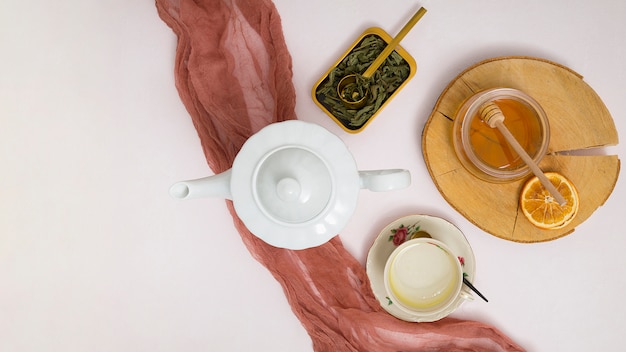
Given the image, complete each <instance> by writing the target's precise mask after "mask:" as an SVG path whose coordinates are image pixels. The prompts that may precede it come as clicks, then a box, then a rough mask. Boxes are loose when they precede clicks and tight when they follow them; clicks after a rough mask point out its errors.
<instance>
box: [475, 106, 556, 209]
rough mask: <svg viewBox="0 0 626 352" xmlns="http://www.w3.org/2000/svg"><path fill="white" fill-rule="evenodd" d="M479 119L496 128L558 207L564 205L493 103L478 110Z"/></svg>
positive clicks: (554, 188)
mask: <svg viewBox="0 0 626 352" xmlns="http://www.w3.org/2000/svg"><path fill="white" fill-rule="evenodd" d="M480 118H481V119H482V120H483V121H485V123H487V124H488V125H489V127H491V128H497V129H498V130H499V131H500V133H502V135H503V136H504V138H505V139H506V141H507V142H508V143H509V145H511V147H513V150H515V152H516V153H517V155H519V156H520V158H522V160H523V161H524V162H525V163H526V165H528V168H530V170H531V171H532V172H533V174H535V176H537V178H538V179H539V181H540V182H541V184H542V185H543V187H544V188H545V189H546V190H547V191H548V192H550V194H551V195H552V197H554V199H555V200H556V201H557V203H559V204H560V205H565V203H567V201H566V200H565V198H563V195H561V193H559V191H558V190H557V189H556V187H554V185H553V184H552V182H550V180H548V178H547V177H546V175H544V173H543V171H541V169H540V168H539V166H538V165H537V164H536V163H535V161H534V160H533V159H532V158H531V157H530V155H528V153H527V152H526V150H524V148H523V147H522V146H521V145H520V144H519V142H518V141H517V139H515V136H513V135H512V134H511V132H510V131H509V129H508V128H507V127H506V126H505V125H504V114H503V113H502V110H500V108H499V107H498V105H496V104H495V103H494V102H492V101H490V102H487V103H485V104H484V105H483V106H482V107H481V108H480Z"/></svg>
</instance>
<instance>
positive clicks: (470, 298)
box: [461, 287, 474, 301]
mask: <svg viewBox="0 0 626 352" xmlns="http://www.w3.org/2000/svg"><path fill="white" fill-rule="evenodd" d="M461 298H463V299H464V300H466V301H473V300H474V295H473V294H472V293H471V292H469V290H468V289H467V288H465V287H463V288H462V289H461Z"/></svg>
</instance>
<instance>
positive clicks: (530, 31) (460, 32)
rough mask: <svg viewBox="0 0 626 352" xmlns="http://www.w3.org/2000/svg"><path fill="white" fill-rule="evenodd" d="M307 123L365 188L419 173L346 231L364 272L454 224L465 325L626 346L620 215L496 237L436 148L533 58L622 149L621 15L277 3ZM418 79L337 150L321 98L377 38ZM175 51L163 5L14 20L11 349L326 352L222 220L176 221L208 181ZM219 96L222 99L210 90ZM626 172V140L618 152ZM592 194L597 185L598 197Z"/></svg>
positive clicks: (95, 6) (492, 6) (462, 3)
mask: <svg viewBox="0 0 626 352" xmlns="http://www.w3.org/2000/svg"><path fill="white" fill-rule="evenodd" d="M276 6H277V8H278V11H279V13H280V15H281V17H282V20H283V28H284V32H285V37H286V41H287V44H288V47H289V50H290V52H291V54H292V57H293V68H294V77H293V82H294V84H295V87H296V92H297V114H298V117H299V118H300V119H302V120H306V121H311V122H316V123H319V124H321V125H323V126H325V127H327V128H328V129H330V130H331V131H332V132H333V133H336V134H337V135H339V136H340V137H341V138H342V139H343V140H344V141H345V142H346V144H347V145H348V147H349V149H350V151H351V152H352V153H353V155H354V157H355V159H356V161H357V164H358V165H359V167H360V168H361V169H380V168H396V167H401V168H407V169H409V170H410V171H411V173H412V177H413V184H412V186H411V187H410V188H409V189H408V190H406V191H402V192H393V193H387V194H380V193H370V192H367V191H363V192H361V195H360V199H359V204H358V207H357V210H356V213H355V214H354V217H353V218H352V219H351V221H350V223H349V225H348V226H347V227H346V228H345V230H344V231H342V233H341V237H342V239H343V241H344V243H345V245H346V247H347V248H348V250H349V251H350V252H351V253H352V254H353V255H354V256H356V258H358V260H359V261H361V263H364V262H365V256H366V253H367V250H368V247H369V245H370V244H371V242H372V241H373V239H374V237H375V236H376V235H377V233H378V231H379V230H380V229H381V228H383V227H384V226H385V225H386V224H387V223H388V222H390V221H392V220H393V219H395V218H398V217H401V216H404V215H407V214H411V213H425V214H431V215H436V216H441V217H444V218H446V219H448V220H450V221H451V222H453V223H455V224H456V225H457V226H458V227H459V228H460V229H461V230H462V231H463V232H464V233H465V235H466V236H467V238H468V240H469V241H470V243H471V245H472V247H473V249H474V252H475V255H476V260H477V271H476V275H477V278H476V284H477V286H478V287H479V288H480V289H481V290H482V291H483V292H484V293H485V295H487V297H488V298H489V299H490V302H489V303H484V302H481V301H475V302H472V303H469V304H464V305H463V306H462V307H461V309H459V310H458V311H457V312H456V313H455V314H454V316H456V317H459V318H467V319H475V320H479V321H482V322H485V323H489V324H493V325H494V326H496V327H498V328H499V329H501V330H502V331H503V332H504V333H505V334H507V335H508V336H510V337H511V338H512V339H514V340H515V341H516V342H518V343H519V344H521V345H522V346H523V347H525V348H527V349H528V350H529V351H618V350H623V348H624V346H625V345H626V334H624V328H623V327H624V326H626V305H625V304H624V301H623V295H624V292H625V291H626V275H625V274H624V268H625V267H626V256H625V255H624V249H625V248H626V232H625V231H624V229H625V228H626V216H625V215H626V213H625V211H624V206H623V203H624V199H625V198H626V186H625V180H624V177H623V175H622V177H621V178H620V179H619V180H618V183H617V185H616V187H615V189H614V191H613V193H612V195H611V196H610V198H609V199H608V201H607V202H606V203H605V205H604V206H602V207H601V208H599V209H598V210H597V211H596V212H595V213H594V214H593V215H592V216H591V217H590V218H589V219H588V220H587V221H586V222H585V223H583V224H582V225H580V226H579V227H578V228H577V229H576V231H575V232H574V233H573V234H571V235H569V236H567V237H564V238H561V239H558V240H556V241H552V242H548V243H541V244H531V245H524V244H518V243H512V242H508V241H505V240H502V239H498V238H495V237H493V236H491V235H489V234H487V233H485V232H483V231H481V230H480V229H478V228H477V227H475V226H474V225H472V224H471V223H469V222H468V221H467V220H466V219H465V218H463V217H462V216H461V215H459V214H458V213H457V212H456V211H454V210H453V209H452V208H451V207H450V206H449V205H448V204H447V203H446V202H445V201H444V199H443V198H442V197H441V196H440V195H439V193H438V192H437V190H436V188H435V186H434V184H433V182H432V180H431V179H430V176H429V174H428V172H427V170H426V166H425V164H424V160H423V157H422V151H421V144H420V143H421V132H422V129H423V126H424V123H425V122H426V120H427V118H428V116H429V114H430V112H431V110H432V108H433V106H434V103H435V101H436V99H437V97H438V96H439V94H440V93H441V91H442V90H443V89H444V87H445V86H446V85H447V83H448V82H449V81H450V80H452V79H453V78H454V77H455V76H456V75H457V74H458V73H459V72H460V71H462V70H463V69H464V68H466V67H467V66H469V65H472V64H474V63H476V62H478V61H480V60H482V59H486V58H490V57H495V56H503V55H528V56H536V57H541V58H545V59H548V60H552V61H555V62H558V63H560V64H563V65H565V66H568V67H569V68H571V69H573V70H575V71H577V72H578V73H580V74H581V75H583V76H584V79H585V81H586V82H587V83H588V84H589V85H590V86H591V87H592V88H593V89H594V90H595V91H596V92H597V93H598V94H599V96H600V97H601V98H602V99H603V100H604V102H605V104H606V105H607V107H608V109H609V111H610V112H611V114H612V116H613V118H614V120H615V124H616V126H617V129H618V131H619V133H620V136H621V137H622V139H623V137H624V133H625V132H626V120H625V119H626V99H625V97H624V82H625V81H626V69H625V67H626V64H625V61H624V60H625V58H626V49H624V48H625V47H624V38H626V24H625V23H626V22H625V20H624V19H625V18H626V2H624V1H622V0H600V1H594V2H592V1H581V0H574V1H572V0H551V1H543V0H529V1H513V0H473V1H469V0H436V1H434V0H433V1H423V2H415V1H408V0H390V1H385V2H381V1H374V0H368V1H366V0H327V1H309V2H304V1H293V0H276ZM419 6H424V7H426V8H427V9H428V13H427V14H426V16H425V17H424V18H423V19H422V20H421V21H420V22H419V23H418V25H417V26H416V27H415V28H414V29H413V30H412V31H411V33H409V35H408V36H407V37H406V38H405V40H404V41H403V42H402V46H403V47H404V48H405V49H406V50H407V51H408V52H409V53H411V54H412V56H413V57H414V58H415V60H416V61H417V64H418V72H417V75H416V76H415V77H414V78H413V80H412V81H410V82H409V84H408V85H407V86H406V87H405V88H404V89H403V91H402V92H401V94H399V95H398V96H397V97H395V98H394V100H393V101H392V102H391V103H390V104H389V105H388V106H387V107H386V108H385V110H384V111H383V112H382V113H381V114H379V115H378V117H377V118H376V120H374V122H373V123H372V124H370V125H369V126H368V127H367V128H366V129H365V131H364V132H362V133H360V134H357V135H349V134H347V133H345V132H343V131H342V130H341V129H340V128H339V127H338V126H337V125H336V124H335V123H334V122H332V121H331V120H330V119H329V118H328V117H327V116H326V115H325V114H324V113H323V112H322V111H321V110H320V109H318V108H317V107H316V106H315V105H314V103H313V101H312V99H311V97H310V91H311V88H312V86H313V84H314V83H315V82H316V81H317V80H318V79H319V77H320V76H321V75H322V74H323V73H324V72H325V71H326V69H327V68H328V67H329V66H330V65H331V64H332V63H333V62H335V60H336V59H337V58H338V57H339V55H340V54H342V53H343V52H344V50H345V49H346V48H347V46H348V45H349V44H350V43H352V41H353V40H354V39H355V38H356V37H357V36H358V35H359V34H360V33H361V32H362V31H363V30H364V29H365V28H367V27H370V26H379V27H382V28H383V29H385V30H386V31H387V32H389V33H390V34H392V35H393V34H395V33H397V32H398V31H399V30H400V28H401V27H402V25H403V24H404V22H405V21H406V20H408V18H409V17H410V15H411V14H412V13H413V12H414V11H415V10H417V8H418V7H419ZM175 43H176V38H175V36H174V34H173V33H172V32H171V30H170V29H169V28H168V27H167V26H166V25H165V24H164V23H163V22H162V21H161V20H160V18H159V17H158V15H157V13H156V9H155V6H154V3H153V2H152V1H121V0H103V1H79V0H58V1H44V0H33V1H18V0H5V1H3V2H2V3H1V4H0V64H1V65H0V170H1V171H0V351H3V352H13V351H129V352H130V351H133V352H134V351H151V352H156V351H252V350H255V351H310V350H312V348H311V341H310V338H309V337H308V335H307V334H306V332H305V330H304V329H303V328H302V326H301V324H300V322H299V320H298V319H297V318H296V317H295V316H294V315H293V313H292V312H291V310H290V307H289V305H288V304H287V301H286V299H285V297H284V295H283V293H282V289H281V287H280V286H279V284H278V283H276V282H275V281H274V279H273V278H272V277H271V276H270V274H269V273H268V272H267V271H266V270H265V269H264V268H263V267H262V266H261V265H259V264H258V263H257V262H255V261H254V260H253V259H252V258H251V256H250V255H249V253H248V252H247V250H246V249H245V247H244V246H243V244H242V243H241V240H240V238H239V236H238V234H237V232H236V231H235V230H234V227H233V225H232V223H231V220H230V215H229V214H228V212H227V210H226V207H225V202H224V200H222V199H206V200H195V201H187V202H181V201H176V200H173V199H171V198H170V197H169V196H168V193H167V190H168V188H169V186H170V185H171V184H172V183H174V182H175V181H177V180H180V179H187V178H195V177H201V176H204V175H209V174H211V171H210V170H209V168H208V167H207V165H206V163H205V160H204V156H203V155H202V152H201V148H200V145H199V140H198V137H197V135H196V132H195V130H194V128H193V126H192V124H191V120H190V118H189V116H188V114H187V112H186V111H185V109H184V108H183V106H182V104H181V102H180V100H179V97H178V95H177V92H176V90H175V87H174V77H173V63H174V53H175ZM215 84H219V82H215ZM602 152H603V153H607V154H618V155H620V156H622V157H623V156H624V155H625V152H626V146H625V144H624V142H623V141H622V144H619V145H618V146H615V147H609V148H606V149H604V151H602ZM589 181H590V182H592V180H589Z"/></svg>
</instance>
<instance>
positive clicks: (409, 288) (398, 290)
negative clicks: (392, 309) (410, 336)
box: [384, 238, 463, 316]
mask: <svg viewBox="0 0 626 352" xmlns="http://www.w3.org/2000/svg"><path fill="white" fill-rule="evenodd" d="M384 282H385V289H386V291H387V294H388V295H389V300H390V301H391V303H392V304H395V305H396V306H397V307H398V308H399V309H401V310H402V311H405V312H406V313H409V314H412V315H424V316H430V315H433V314H438V313H441V312H444V311H445V310H446V309H448V308H449V307H450V306H451V305H452V303H453V302H454V301H455V300H456V299H457V298H458V297H459V296H461V292H462V291H461V288H462V285H463V270H462V268H461V263H460V262H459V260H458V259H457V257H456V256H455V255H454V253H452V251H451V250H450V249H449V248H448V246H446V245H445V244H444V243H443V242H441V241H438V240H435V239H433V238H415V239H412V240H409V241H406V242H404V243H402V244H401V245H400V246H398V247H397V248H396V249H395V250H394V251H393V253H392V254H391V255H390V256H389V259H387V263H386V265H385V271H384ZM447 313H448V314H449V313H451V311H450V312H447Z"/></svg>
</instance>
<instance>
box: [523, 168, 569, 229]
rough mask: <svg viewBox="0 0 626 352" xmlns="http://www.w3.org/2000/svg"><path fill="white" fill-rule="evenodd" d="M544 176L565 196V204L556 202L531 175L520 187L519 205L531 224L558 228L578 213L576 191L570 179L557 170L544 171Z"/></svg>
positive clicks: (544, 227)
mask: <svg viewBox="0 0 626 352" xmlns="http://www.w3.org/2000/svg"><path fill="white" fill-rule="evenodd" d="M546 177H548V179H549V180H550V182H552V184H553V185H554V186H555V187H556V189H557V190H558V191H559V193H561V195H562V196H563V197H564V198H565V200H566V201H567V202H566V203H565V205H563V206H561V205H560V204H559V203H557V202H556V200H555V199H554V198H553V197H552V196H551V195H550V192H548V191H547V190H546V189H545V188H544V187H543V185H542V184H541V182H540V181H539V179H538V178H537V177H533V178H531V179H530V180H528V182H526V184H525V185H524V187H523V188H522V193H521V195H520V207H521V208H522V212H523V213H524V215H526V218H528V220H529V221H530V222H531V223H532V224H533V225H535V226H537V227H539V228H542V229H560V228H562V227H564V226H566V225H567V224H569V223H570V222H571V221H572V220H573V219H574V217H575V216H576V213H578V204H579V201H578V191H577V190H576V187H575V186H574V184H572V182H570V180H568V179H567V178H565V176H563V175H561V174H559V173H557V172H546Z"/></svg>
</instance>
